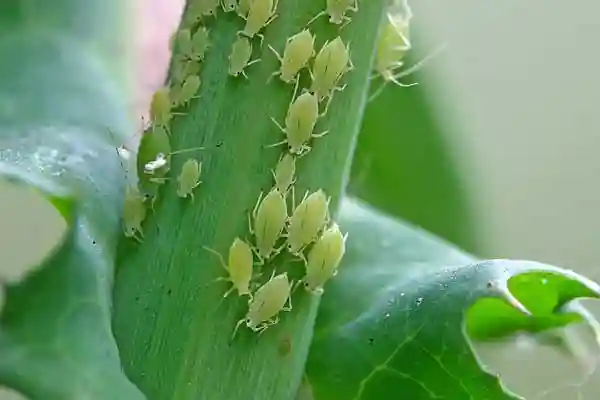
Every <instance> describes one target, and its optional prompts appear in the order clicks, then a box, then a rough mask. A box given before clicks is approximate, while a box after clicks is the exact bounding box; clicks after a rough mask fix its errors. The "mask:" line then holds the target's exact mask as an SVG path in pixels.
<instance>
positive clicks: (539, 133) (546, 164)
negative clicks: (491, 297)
mask: <svg viewBox="0 0 600 400" xmlns="http://www.w3.org/2000/svg"><path fill="white" fill-rule="evenodd" d="M409 3H410V4H411V7H412V10H413V13H414V15H415V17H414V19H413V21H414V24H413V26H412V29H413V32H414V33H415V35H416V36H418V38H419V42H420V46H419V47H420V49H418V51H420V52H421V53H422V54H421V56H425V55H426V54H427V53H428V52H431V51H432V50H433V49H434V48H435V47H436V46H438V45H441V44H445V45H446V49H445V51H444V52H443V53H441V54H440V55H439V56H437V57H436V58H434V59H432V60H430V61H429V62H428V64H427V66H426V70H427V74H426V79H427V83H426V84H427V87H428V89H429V88H430V89H431V90H435V93H432V94H431V95H430V97H431V98H432V99H434V100H435V101H436V107H438V108H439V111H440V112H442V113H444V114H443V115H444V117H445V118H447V119H448V121H449V122H448V123H452V124H455V125H456V127H457V129H454V131H456V132H459V134H458V135H456V136H455V137H452V138H449V141H450V142H451V144H452V146H453V150H454V152H455V154H456V156H457V158H458V159H459V160H460V163H461V168H462V169H463V170H464V173H465V174H466V175H468V176H469V180H470V187H471V189H472V192H471V197H472V199H473V200H474V203H475V204H476V206H477V215H478V219H479V221H480V225H481V226H482V227H483V228H484V231H483V232H482V234H483V235H484V237H483V238H482V242H483V245H484V248H485V250H484V251H485V254H481V256H483V257H486V258H496V257H497V258H517V259H534V260H538V261H543V262H547V263H550V264H555V265H560V266H563V267H565V268H570V269H573V270H576V271H578V272H581V273H584V274H586V275H587V276H589V277H590V278H593V279H596V280H598V279H599V278H600V268H599V267H598V265H597V264H598V263H597V259H598V254H599V253H600V250H599V249H598V248H597V247H596V244H597V242H596V240H597V237H598V232H600V212H599V211H598V208H599V206H600V184H599V182H598V177H599V176H600V157H598V153H599V151H600V123H599V122H600V121H599V119H600V113H599V110H598V105H599V104H600V77H599V75H598V74H599V73H600V58H599V57H598V55H597V51H596V49H597V48H598V40H600V15H599V12H600V3H598V2H595V1H592V0H576V1H569V2H566V1H559V0H546V1H541V0H528V1H523V0H502V1H485V0H484V1H481V0H480V1H477V0H453V1H439V0H412V1H410V0H409ZM407 81H408V80H407ZM591 306H592V307H593V308H592V309H594V308H595V309H596V310H600V308H599V307H598V306H596V305H594V304H591ZM599 314H600V313H598V312H596V315H599ZM482 353H483V355H484V356H485V358H486V359H489V360H492V363H493V364H494V365H495V366H498V368H499V369H500V371H501V372H502V373H503V374H504V375H506V376H507V379H508V382H509V383H510V384H511V385H512V387H513V388H515V389H518V391H519V392H520V393H522V394H523V395H525V396H526V398H527V399H532V398H535V394H539V393H540V391H541V390H542V389H543V388H548V385H559V384H561V383H566V382H569V381H571V382H573V379H574V377H576V376H577V375H579V376H580V379H583V378H584V377H583V376H582V370H581V368H580V367H579V366H578V365H577V364H575V363H573V362H572V361H568V360H566V359H565V358H564V357H562V356H560V355H559V354H557V353H556V352H554V351H550V350H547V349H539V348H530V346H528V345H526V344H525V345H524V344H523V343H522V342H521V343H520V344H518V345H517V344H513V345H504V346H483V348H482ZM584 380H585V382H586V383H584V384H578V383H577V382H575V384H574V385H573V386H571V387H566V388H564V389H563V390H557V391H555V392H552V393H550V394H548V395H545V396H543V398H545V399H557V400H558V399H578V396H580V397H579V398H580V399H586V400H587V399H597V398H600V373H596V374H594V375H592V376H590V377H588V378H586V379H584Z"/></svg>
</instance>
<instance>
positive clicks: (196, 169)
mask: <svg viewBox="0 0 600 400" xmlns="http://www.w3.org/2000/svg"><path fill="white" fill-rule="evenodd" d="M201 173H202V163H201V162H198V161H196V160H195V159H193V158H190V159H188V160H187V161H186V162H185V163H184V164H183V166H182V167H181V172H180V173H179V176H178V177H177V196H179V197H182V198H184V199H185V198H187V197H188V196H189V197H191V198H192V201H194V189H195V188H197V187H198V185H200V184H201V183H202V181H201V180H200V174H201Z"/></svg>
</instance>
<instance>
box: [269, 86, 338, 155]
mask: <svg viewBox="0 0 600 400" xmlns="http://www.w3.org/2000/svg"><path fill="white" fill-rule="evenodd" d="M296 87H297V85H296ZM294 92H295V91H294ZM319 116H320V114H319V100H318V99H317V96H316V95H314V94H312V93H310V92H308V91H306V92H304V93H302V94H301V95H300V96H298V97H297V98H296V99H295V100H293V101H292V103H291V104H290V106H289V108H288V112H287V115H286V117H285V128H284V127H282V126H281V125H280V124H279V122H277V120H276V119H275V118H273V117H271V120H272V121H273V122H274V123H275V125H277V127H279V129H280V130H281V131H282V132H283V133H285V136H286V139H285V140H282V141H280V142H277V143H273V144H271V145H268V146H267V147H274V146H279V145H281V144H285V143H287V145H288V147H289V151H290V153H292V154H294V155H297V156H302V155H304V154H306V153H307V152H308V151H310V149H311V147H310V145H309V144H308V142H309V141H310V139H311V138H318V137H322V136H325V135H326V134H327V132H329V131H327V130H326V131H324V132H321V133H318V134H316V133H314V132H313V131H314V129H315V125H316V124H317V119H318V118H319Z"/></svg>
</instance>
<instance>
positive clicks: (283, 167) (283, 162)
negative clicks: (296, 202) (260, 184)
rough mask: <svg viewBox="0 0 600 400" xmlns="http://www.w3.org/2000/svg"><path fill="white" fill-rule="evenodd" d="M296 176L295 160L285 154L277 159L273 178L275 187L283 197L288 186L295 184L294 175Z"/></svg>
mask: <svg viewBox="0 0 600 400" xmlns="http://www.w3.org/2000/svg"><path fill="white" fill-rule="evenodd" d="M295 174H296V158H295V157H294V156H292V155H291V154H285V155H284V156H283V157H281V158H280V159H279V162H278V163H277V166H276V167H275V171H273V178H274V179H275V187H276V188H277V190H279V192H280V193H282V194H283V195H285V194H286V193H287V191H288V190H289V188H290V186H292V185H293V184H294V182H296V178H295V177H294V175H295Z"/></svg>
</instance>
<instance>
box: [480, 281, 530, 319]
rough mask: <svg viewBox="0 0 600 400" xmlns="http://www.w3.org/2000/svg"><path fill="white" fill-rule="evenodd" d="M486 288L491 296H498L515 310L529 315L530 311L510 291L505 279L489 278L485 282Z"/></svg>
mask: <svg viewBox="0 0 600 400" xmlns="http://www.w3.org/2000/svg"><path fill="white" fill-rule="evenodd" d="M487 289H488V291H489V293H490V294H491V295H492V296H493V297H499V298H501V299H503V300H505V301H506V302H508V304H510V305H511V306H513V307H514V308H515V309H516V310H519V311H520V312H522V313H523V314H525V315H531V311H529V310H528V309H527V307H525V306H524V305H523V303H521V302H520V301H519V300H518V299H517V298H516V297H515V296H514V295H513V294H512V293H511V291H510V289H509V288H508V285H507V284H506V281H500V280H490V281H488V282H487Z"/></svg>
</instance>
